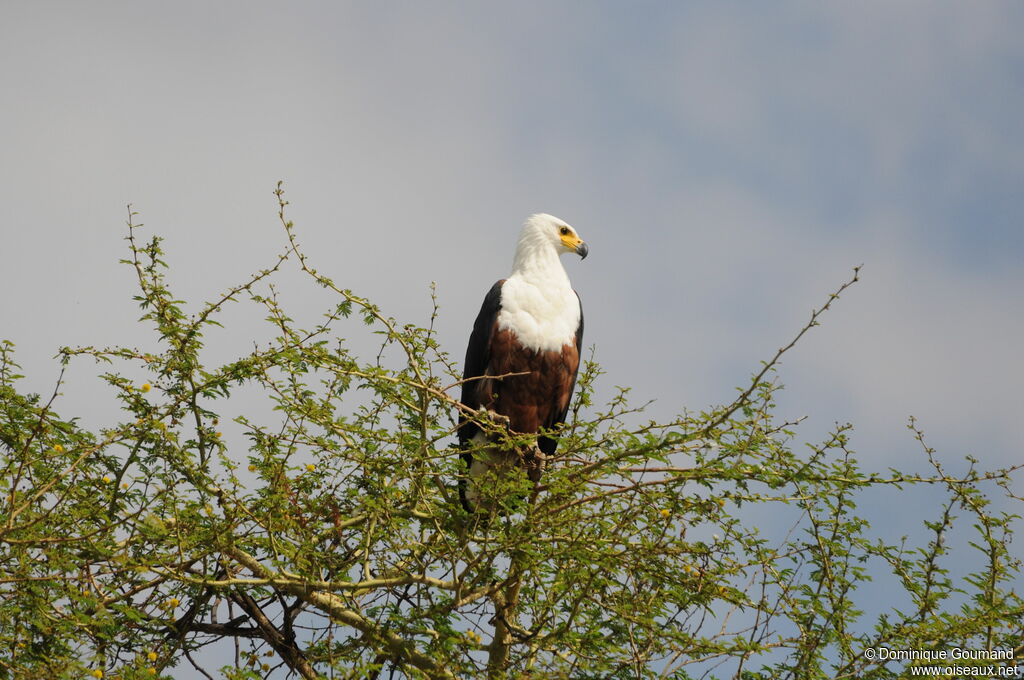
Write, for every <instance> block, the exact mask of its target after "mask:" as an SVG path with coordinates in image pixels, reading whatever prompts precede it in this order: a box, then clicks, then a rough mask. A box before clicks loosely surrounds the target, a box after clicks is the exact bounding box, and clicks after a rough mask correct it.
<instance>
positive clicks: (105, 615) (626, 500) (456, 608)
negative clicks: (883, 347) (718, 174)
mask: <svg viewBox="0 0 1024 680" xmlns="http://www.w3.org/2000/svg"><path fill="white" fill-rule="evenodd" d="M276 195H277V198H278V202H279V207H280V213H279V217H280V220H281V224H282V226H283V228H284V232H285V234H286V235H287V247H286V249H285V251H284V252H283V253H282V254H281V255H280V257H279V258H278V259H277V261H276V262H275V263H274V264H273V266H272V267H270V268H268V269H266V270H263V271H260V272H258V273H257V274H255V275H254V276H252V277H251V278H250V279H249V280H248V281H246V282H244V283H243V284H241V285H239V286H237V287H234V288H232V289H230V290H228V291H227V292H226V293H224V294H222V295H219V296H217V297H215V298H214V299H213V300H212V301H210V302H208V303H205V304H204V305H202V306H201V307H199V308H198V309H197V311H195V312H193V313H188V312H187V311H186V306H185V303H183V302H181V301H179V300H177V299H176V298H175V296H174V294H173V293H172V291H171V290H170V289H169V288H168V285H167V283H166V279H165V271H166V267H167V265H166V264H165V262H164V261H163V260H162V259H161V257H162V252H161V240H160V239H159V238H152V239H151V240H149V241H148V242H146V243H141V242H140V241H139V240H138V239H139V229H140V228H141V226H142V225H140V224H136V222H135V213H133V212H131V211H130V210H129V220H128V236H127V241H128V246H129V250H130V255H129V257H128V259H126V260H124V262H126V263H127V264H128V265H129V266H130V267H132V268H133V269H134V271H135V273H136V274H137V279H138V291H139V292H138V296H137V297H136V300H137V301H138V303H139V304H140V305H141V307H142V309H143V317H142V318H143V320H144V321H146V322H148V323H149V324H151V325H152V327H153V328H154V329H155V331H156V336H157V337H156V338H155V339H154V341H153V344H152V346H150V347H146V348H129V347H113V348H104V349H100V348H93V347H82V348H65V349H63V350H61V352H60V356H61V358H62V361H63V363H64V364H67V363H68V362H71V361H73V360H80V358H82V357H91V358H93V359H94V360H96V361H98V362H101V363H102V364H104V365H108V366H109V370H107V372H105V373H103V374H102V376H101V378H102V380H103V381H105V383H106V384H107V385H108V386H109V387H110V388H111V389H112V390H113V393H114V394H115V398H116V399H117V400H118V401H119V403H120V408H121V411H122V413H123V417H122V418H121V420H120V421H119V422H114V423H111V424H110V425H109V426H107V427H104V428H102V429H98V430H95V431H90V430H88V429H85V428H83V427H81V426H80V425H79V424H78V423H77V422H76V420H75V419H74V418H68V419H65V418H62V417H61V416H60V415H58V410H59V409H58V406H59V400H58V397H59V393H60V381H59V380H58V383H57V389H55V390H54V392H53V394H52V395H50V397H49V398H42V397H40V396H39V395H33V394H23V393H22V392H20V391H19V390H18V382H17V381H18V378H19V377H20V376H18V375H17V370H18V367H17V364H16V363H15V359H14V356H13V347H12V346H11V344H10V343H6V342H5V343H3V344H0V466H2V478H0V493H2V497H0V677H3V678H40V677H54V678H82V677H87V676H88V675H90V674H91V675H92V676H93V677H97V678H98V677H107V678H122V679H124V680H130V679H136V678H153V677H173V676H174V675H175V669H179V673H181V674H184V675H187V676H189V677H191V676H194V675H196V674H201V675H203V676H206V677H214V676H221V677H225V678H257V677H265V676H266V675H267V674H268V673H270V674H273V673H274V671H275V670H276V671H277V672H278V673H279V674H281V675H285V674H290V675H297V676H301V677H303V678H378V677H381V678H478V677H479V678H483V677H487V678H518V677H529V678H650V677H671V678H680V679H681V678H689V677H698V676H701V675H704V676H710V677H742V678H748V679H753V678H769V677H770V678H784V677H793V678H826V677H850V678H891V677H897V676H900V675H901V674H902V673H903V672H904V671H905V668H904V667H905V665H906V664H905V663H896V664H894V663H892V662H891V661H885V660H882V659H874V660H872V659H870V658H866V657H865V655H864V653H863V652H864V650H865V649H868V648H879V647H883V646H884V647H890V648H894V649H936V648H943V647H952V646H957V647H963V648H969V649H1001V648H1007V647H1009V648H1016V650H1017V652H1018V653H1019V651H1020V647H1019V645H1020V640H1021V638H1022V623H1021V622H1022V621H1024V615H1022V614H1024V609H1022V603H1021V599H1020V597H1019V596H1018V595H1017V594H1016V593H1015V592H1014V585H1015V581H1016V583H1017V584H1019V575H1020V569H1021V563H1020V559H1019V557H1017V555H1016V554H1014V553H1011V551H1010V549H1009V543H1010V539H1011V530H1012V524H1013V522H1014V520H1015V516H1014V515H1012V514H1010V513H1009V511H1008V509H1007V508H1008V507H1010V506H1009V503H1013V502H1016V501H1019V500H1020V499H1019V498H1017V497H1015V496H1014V495H1013V493H1012V489H1011V486H1010V485H1011V483H1012V481H1013V479H1014V477H1013V473H1014V472H1015V469H1008V470H996V471H991V472H984V471H980V470H978V469H977V468H976V466H975V464H974V462H973V461H971V463H970V465H969V467H968V468H967V470H966V471H965V472H964V473H963V474H960V475H953V474H950V473H949V472H947V470H946V469H945V468H944V466H943V464H942V463H941V462H940V461H939V459H938V458H937V457H936V455H935V454H934V452H933V451H932V450H931V449H930V448H928V447H927V446H926V445H925V444H924V440H923V437H922V436H921V434H920V432H919V431H917V429H916V426H915V425H914V424H913V422H912V423H911V428H912V429H913V431H914V436H917V437H918V438H919V439H920V440H921V445H922V449H923V453H924V457H925V458H926V459H927V461H928V462H929V464H930V466H931V468H930V469H931V472H930V473H929V474H925V475H921V474H910V473H904V472H900V471H898V470H891V469H890V470H885V471H877V472H871V471H865V470H863V469H862V468H861V466H860V465H859V463H858V462H857V460H856V458H855V457H854V455H853V453H852V451H851V449H850V448H849V426H840V427H837V428H836V430H835V431H834V432H833V433H832V434H831V436H830V437H829V438H828V439H827V440H826V441H824V442H822V443H821V444H819V445H814V446H810V447H794V446H793V441H794V438H795V433H794V424H792V423H780V422H777V421H776V420H775V419H774V418H773V413H772V411H773V399H774V397H775V394H776V391H777V389H778V386H777V384H776V383H775V382H774V381H773V379H772V377H773V373H774V370H775V367H776V365H777V363H778V361H779V359H780V358H781V357H782V355H783V354H784V353H785V352H787V351H789V350H790V349H791V348H792V347H793V346H794V345H795V343H796V342H797V341H798V340H799V339H800V337H802V336H803V335H804V334H805V333H806V332H807V331H808V330H809V329H810V328H812V327H813V326H815V325H817V323H818V321H819V316H820V315H821V314H822V313H823V312H824V311H825V310H827V309H828V308H829V307H830V306H831V304H832V303H833V302H834V301H835V300H836V299H837V298H838V297H839V295H840V294H841V293H842V292H844V291H845V290H846V288H847V287H848V286H849V285H851V284H852V283H853V282H854V281H856V279H857V271H856V270H855V271H854V274H853V277H852V278H851V279H850V280H849V281H847V282H846V283H845V284H843V285H842V286H841V287H840V288H839V289H838V290H837V291H836V292H835V293H833V294H832V295H830V296H829V297H828V299H827V300H826V302H825V304H824V305H823V306H822V307H821V308H820V309H819V310H817V311H815V312H814V313H813V314H812V316H811V319H810V321H809V322H808V324H807V325H806V326H805V327H804V328H802V329H801V330H800V331H799V332H798V333H797V334H796V337H795V338H794V340H793V341H792V342H791V343H789V344H788V345H786V346H785V347H783V348H782V349H780V350H779V351H778V352H777V353H776V355H775V356H774V357H773V358H772V359H771V360H769V361H767V362H765V363H764V364H763V366H762V367H761V368H760V369H759V370H758V372H757V373H756V375H754V376H753V377H752V379H751V381H750V383H749V384H748V385H747V386H746V387H744V388H742V389H740V390H738V396H737V398H736V399H735V400H734V401H733V402H732V403H730V404H727V405H722V406H718V407H714V408H710V409H708V410H706V411H703V412H700V413H691V412H684V413H682V414H680V415H679V416H678V417H677V418H675V419H673V420H671V421H669V422H646V423H644V422H642V421H641V419H640V416H638V413H639V411H640V410H641V409H636V408H634V407H632V406H630V405H629V403H628V401H627V394H626V392H627V391H626V390H621V391H620V392H619V393H618V394H617V395H616V396H615V397H614V398H613V399H612V400H611V401H610V403H608V404H606V405H604V406H597V405H595V404H593V403H592V397H593V394H594V384H595V381H597V380H599V378H600V374H601V372H600V370H599V368H598V367H597V366H596V365H595V364H594V363H593V362H590V363H588V364H587V365H586V367H585V370H584V371H583V373H582V374H581V377H580V381H579V388H578V395H577V398H576V401H575V403H574V406H573V410H572V412H571V414H570V417H569V419H568V420H569V422H568V423H567V424H566V425H565V427H564V428H563V429H562V431H561V432H560V433H559V434H560V436H561V444H560V447H559V451H558V453H557V455H556V456H555V457H554V458H553V459H552V460H550V461H549V464H548V469H547V471H546V473H545V475H544V477H543V479H542V480H541V481H540V482H539V483H537V484H536V485H534V484H532V483H530V482H528V481H527V480H526V478H525V477H523V478H522V479H517V478H515V477H514V476H512V477H509V478H506V479H495V480H491V486H490V487H489V488H488V489H487V493H490V494H493V498H494V499H496V501H495V503H494V505H495V508H496V509H495V510H494V511H493V512H492V513H491V514H490V515H487V516H470V515H467V513H466V512H465V511H464V510H463V509H462V508H461V506H460V504H459V502H458V494H457V491H456V480H457V479H458V478H459V477H460V476H461V475H463V474H464V470H463V468H462V465H461V462H460V459H459V453H460V452H459V451H457V450H455V448H454V444H453V442H454V437H453V434H454V431H455V427H456V425H457V422H458V418H457V414H458V410H459V404H458V402H457V400H456V399H455V398H454V397H453V396H452V395H453V394H455V393H456V392H457V387H458V384H459V381H458V376H459V371H458V369H457V367H456V366H454V365H453V364H452V362H450V361H449V359H448V355H447V354H446V353H445V352H444V351H443V350H442V349H441V348H440V347H439V346H438V343H437V342H436V340H435V336H434V332H433V329H432V328H431V327H426V328H422V327H418V326H415V325H400V324H399V323H398V322H396V321H395V320H394V319H392V318H391V317H389V316H387V315H386V314H385V313H384V312H383V311H382V310H380V309H379V308H377V307H376V306H374V305H373V304H372V303H371V302H370V301H369V300H367V299H365V298H362V297H359V296H357V295H356V294H354V293H353V292H351V291H349V290H346V289H344V288H342V287H340V286H338V285H337V284H336V283H335V282H334V281H332V280H331V279H330V278H328V277H327V276H325V275H324V274H322V273H321V272H319V271H317V270H316V269H315V268H314V267H313V265H312V264H311V263H310V261H309V260H308V259H307V257H306V256H305V255H304V253H303V251H302V250H301V248H300V247H299V244H298V242H297V241H296V237H295V232H294V228H293V225H292V223H291V222H290V221H289V220H288V219H287V217H286V215H285V208H286V205H287V202H286V201H285V200H284V198H283V192H282V191H281V188H280V185H279V186H278V190H277V194H276ZM286 263H292V264H297V266H298V268H299V269H300V270H301V271H302V272H304V273H305V275H307V276H308V277H309V279H310V280H311V282H312V283H313V284H315V285H318V286H320V287H323V288H325V289H327V291H329V292H330V294H332V295H333V296H334V297H335V302H334V304H333V305H332V307H331V308H330V309H329V310H328V311H327V313H326V315H325V318H324V320H323V321H322V322H321V323H318V324H316V325H314V326H313V327H310V328H300V327H299V326H298V325H297V324H296V323H295V322H294V321H293V320H292V319H291V318H290V317H289V316H288V314H287V313H286V311H285V310H284V309H282V307H281V305H280V304H279V302H278V300H277V298H276V296H275V295H274V293H273V288H272V287H271V286H270V285H269V283H270V281H271V280H272V279H273V277H274V276H275V274H277V273H278V272H279V271H280V270H281V268H282V267H283V266H285V264H286ZM231 302H248V303H251V304H254V305H257V306H259V307H261V308H262V309H263V310H264V312H265V314H266V317H267V319H268V320H269V322H270V323H271V324H272V325H273V327H274V329H275V330H274V334H275V336H276V337H275V338H274V339H273V340H272V341H270V342H267V343H265V344H262V345H257V346H256V347H255V348H253V347H252V346H251V344H250V343H249V341H246V342H245V343H244V344H243V345H241V346H240V347H239V350H238V352H239V353H238V358H237V359H235V360H234V361H231V362H229V363H226V364H224V365H220V366H210V365H207V363H206V362H205V361H204V333H205V332H207V331H209V330H210V329H211V327H212V326H216V325H218V324H217V322H216V320H215V318H214V317H215V314H216V312H218V311H219V310H220V309H221V308H223V307H224V306H225V305H227V304H228V303H231ZM435 316H436V306H435ZM359 321H362V322H363V323H364V324H365V328H366V331H367V332H370V333H377V334H379V337H380V340H381V351H380V353H379V354H378V355H377V356H374V357H372V358H371V359H368V360H367V359H362V358H360V357H358V356H356V355H355V354H354V353H353V351H352V350H351V349H350V348H349V347H348V346H346V344H345V342H343V341H340V340H337V336H338V335H343V336H350V335H352V334H354V333H356V332H358V329H359V328H361V327H362V326H361V324H360V323H359ZM431 323H433V321H432V322H431ZM139 367H142V369H144V370H145V371H147V372H148V375H150V376H151V377H150V378H149V379H148V381H147V382H146V383H144V384H140V383H139V382H138V380H132V379H130V378H129V377H126V376H127V374H128V373H131V372H134V374H136V375H137V374H138V370H139ZM240 389H244V390H245V393H246V394H245V398H244V399H241V400H240V399H237V398H232V393H233V392H237V391H238V390H240ZM254 395H255V396H254ZM267 406H270V407H272V409H270V408H267ZM239 410H241V413H242V415H239V416H237V417H235V418H233V420H234V422H235V427H237V428H238V429H239V430H240V431H241V432H243V433H244V435H245V438H246V446H245V447H241V446H238V445H236V444H234V443H233V444H232V445H230V446H229V445H228V444H227V443H226V438H224V437H223V436H222V435H221V430H222V428H223V427H224V425H222V424H221V421H220V418H221V417H222V414H223V413H226V412H239ZM268 413H269V414H272V415H269V416H268V415H267V414H268ZM471 415H472V416H473V417H474V418H477V419H480V420H482V422H481V425H482V426H483V427H485V428H488V429H489V430H490V431H491V433H492V434H493V435H494V436H495V437H499V438H503V440H504V441H505V444H506V445H507V446H510V447H514V446H517V445H522V444H523V443H522V442H517V441H515V439H514V438H513V437H512V436H511V435H509V433H508V432H506V431H504V430H503V429H502V428H501V427H500V425H495V424H494V423H491V422H489V421H487V418H486V416H485V415H481V414H471ZM919 485H928V486H931V487H934V488H935V496H936V499H937V500H936V505H935V507H936V516H935V517H934V519H932V520H929V521H928V522H927V523H926V526H925V528H924V529H923V531H922V532H921V534H920V535H919V536H916V537H913V538H912V539H909V540H906V541H904V542H901V543H899V544H890V543H887V542H886V541H884V540H881V539H880V538H878V537H877V536H875V535H873V532H872V527H871V526H870V525H869V523H868V522H867V521H866V520H865V519H864V518H863V517H861V516H860V515H859V514H858V512H857V505H856V504H857V501H858V499H859V498H862V497H863V495H864V493H865V492H867V491H870V490H874V491H878V492H885V491H886V490H888V491H889V493H891V494H892V495H895V494H898V493H899V492H900V490H901V489H905V488H907V487H915V486H919ZM993 492H996V494H997V499H998V500H999V501H1000V504H993V503H992V502H991V500H990V494H992V493H993ZM502 499H518V500H515V501H514V502H510V503H506V504H504V505H502V502H501V501H502ZM893 502H895V501H893ZM751 511H753V513H757V514H758V515H760V516H769V515H771V514H772V513H781V514H783V515H785V514H786V513H788V514H789V515H788V516H791V517H792V518H793V519H794V521H795V524H794V526H793V528H792V529H791V530H790V531H789V532H787V533H783V532H779V533H778V535H770V534H769V533H765V534H761V533H760V532H759V531H758V529H757V527H756V526H754V524H755V523H753V522H751V521H750V520H749V518H750V517H751V516H752V512H751ZM744 518H747V519H744ZM964 526H966V527H968V530H969V531H971V532H972V533H973V539H972V541H971V543H970V547H968V548H967V550H966V551H959V552H956V553H954V552H953V551H952V549H951V547H950V545H949V543H948V541H947V538H948V537H949V536H950V535H951V534H953V533H954V530H955V529H958V528H959V527H964ZM954 564H955V565H967V568H968V572H969V573H968V574H967V575H966V577H964V578H962V579H961V578H958V577H957V578H955V577H954V576H953V575H951V572H950V569H951V567H952V565H954ZM886 576H888V578H889V580H890V581H892V582H893V583H895V584H896V586H897V587H898V588H899V589H900V590H901V591H902V594H903V598H902V600H900V601H899V602H898V604H896V605H894V606H893V607H892V608H889V609H887V610H886V611H884V612H882V613H881V614H880V615H877V614H876V615H872V616H870V617H869V616H867V615H865V614H864V613H863V612H862V608H863V606H864V605H863V603H862V602H863V597H864V592H865V589H864V587H863V586H864V585H865V583H866V582H867V581H869V580H871V578H872V577H874V578H875V579H876V580H880V579H882V578H883V577H886ZM204 648H209V649H204ZM189 666H192V667H194V668H193V669H192V670H188V667H189Z"/></svg>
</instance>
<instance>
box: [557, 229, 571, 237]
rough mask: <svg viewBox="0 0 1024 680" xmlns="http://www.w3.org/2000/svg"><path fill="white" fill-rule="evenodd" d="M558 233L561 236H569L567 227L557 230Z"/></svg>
mask: <svg viewBox="0 0 1024 680" xmlns="http://www.w3.org/2000/svg"><path fill="white" fill-rule="evenodd" d="M558 233H559V234H561V235H562V236H567V235H568V234H569V227H562V228H561V229H559V230H558Z"/></svg>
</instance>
